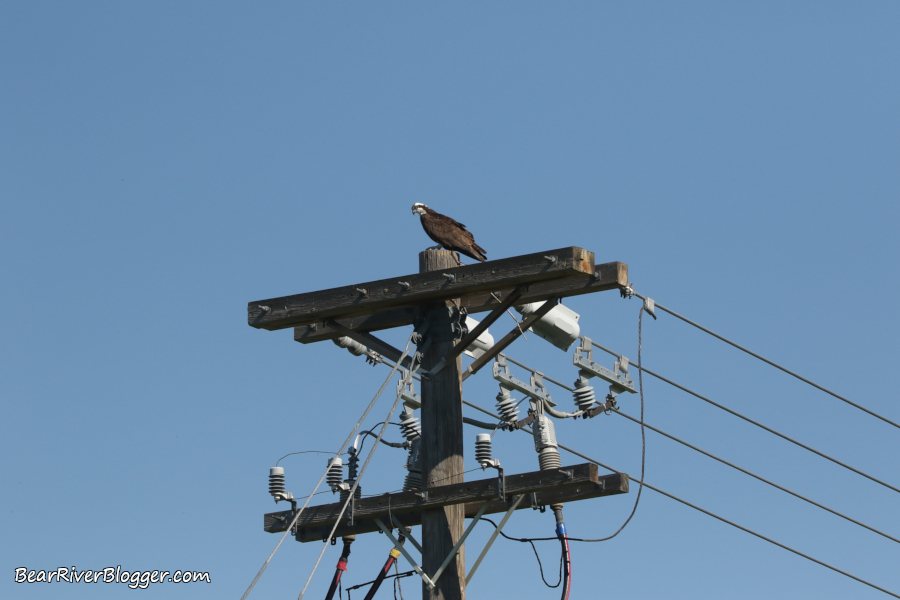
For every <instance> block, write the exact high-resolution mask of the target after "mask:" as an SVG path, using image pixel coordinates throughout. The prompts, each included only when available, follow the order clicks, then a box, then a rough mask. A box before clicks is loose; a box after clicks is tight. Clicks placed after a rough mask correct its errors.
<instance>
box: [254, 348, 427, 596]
mask: <svg viewBox="0 0 900 600" xmlns="http://www.w3.org/2000/svg"><path fill="white" fill-rule="evenodd" d="M415 333H416V332H415V331H413V332H412V333H411V334H409V339H407V340H406V348H405V349H404V350H403V355H402V356H401V357H400V361H399V362H398V363H397V364H396V365H394V367H393V368H392V369H391V373H390V374H389V375H388V376H387V378H386V379H385V380H384V383H383V384H381V387H380V388H379V389H378V392H376V394H375V396H374V397H373V398H372V400H371V402H369V405H368V406H366V409H365V410H364V411H363V414H362V416H360V418H359V420H358V421H357V422H356V425H355V426H354V427H353V429H352V430H351V431H350V435H348V436H347V439H345V440H344V443H343V444H341V448H340V450H338V451H337V452H336V453H335V454H334V456H335V457H337V456H340V455H341V454H343V452H344V449H345V448H346V447H347V444H349V443H350V440H351V439H353V435H354V434H355V433H356V432H357V430H359V428H360V427H362V424H363V421H365V419H366V417H367V416H368V415H369V411H371V410H372V407H373V406H375V403H376V402H377V401H378V398H379V397H381V394H382V392H384V388H386V387H387V384H388V383H389V382H390V380H391V379H392V378H393V377H394V373H396V372H397V368H398V367H399V364H400V363H402V362H403V359H404V358H406V356H407V355H408V354H409V345H410V343H412V339H413V336H414V335H415ZM397 397H398V398H399V397H400V395H399V394H398V395H397ZM387 420H390V415H388V419H387ZM385 427H387V426H386V425H385ZM375 446H376V447H377V446H378V444H376V445H375ZM327 475H328V469H325V472H324V473H322V477H320V478H319V482H318V483H316V487H314V488H313V491H312V492H310V494H309V496H307V497H306V502H304V503H303V506H301V507H300V510H298V511H297V514H296V515H294V519H293V520H292V521H291V523H290V525H288V527H287V529H285V531H284V535H282V536H281V539H280V540H278V543H277V544H276V545H275V549H274V550H272V554H270V555H269V558H267V559H266V562H264V563H263V565H262V567H260V569H259V572H258V573H257V574H256V577H254V578H253V581H252V582H250V586H249V587H247V591H245V592H244V595H243V596H241V600H246V598H247V596H248V595H249V594H250V591H251V590H252V589H253V586H255V585H256V582H257V581H259V578H260V577H261V576H262V574H263V573H264V572H265V570H266V568H267V567H268V566H269V563H270V562H271V561H272V557H273V556H275V553H276V552H278V548H280V547H281V544H282V542H284V539H285V538H286V537H287V535H288V533H290V531H291V529H293V527H294V525H295V524H296V523H297V520H298V519H299V518H300V515H301V514H302V513H303V511H304V509H306V507H307V505H308V504H309V501H310V500H311V499H312V497H313V496H314V495H315V494H316V491H317V490H318V489H319V486H320V485H322V482H323V481H325V477H326V476H327ZM357 481H358V480H357ZM351 496H352V494H351ZM317 564H318V563H317Z"/></svg>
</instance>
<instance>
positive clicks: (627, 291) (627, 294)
mask: <svg viewBox="0 0 900 600" xmlns="http://www.w3.org/2000/svg"><path fill="white" fill-rule="evenodd" d="M633 285H634V284H633V283H632V282H630V281H629V282H628V285H626V286H624V287H621V288H619V295H620V296H622V297H623V298H631V297H632V296H634V288H633V287H632V286H633Z"/></svg>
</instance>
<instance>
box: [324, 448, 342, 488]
mask: <svg viewBox="0 0 900 600" xmlns="http://www.w3.org/2000/svg"><path fill="white" fill-rule="evenodd" d="M343 480H344V461H343V460H341V457H340V456H336V457H334V458H329V459H328V475H326V481H327V482H328V486H329V487H330V488H331V491H332V492H336V491H338V489H340V487H341V482H342V481H343Z"/></svg>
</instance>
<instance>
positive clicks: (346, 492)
mask: <svg viewBox="0 0 900 600" xmlns="http://www.w3.org/2000/svg"><path fill="white" fill-rule="evenodd" d="M344 483H346V484H347V489H346V490H341V502H342V503H343V502H346V501H347V498H349V497H350V488H352V487H353V480H352V479H348V480H347V481H345V482H344ZM353 497H354V498H361V497H362V486H361V485H358V486H356V491H355V492H353Z"/></svg>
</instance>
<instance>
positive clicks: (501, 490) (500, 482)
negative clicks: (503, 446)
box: [493, 461, 506, 500]
mask: <svg viewBox="0 0 900 600" xmlns="http://www.w3.org/2000/svg"><path fill="white" fill-rule="evenodd" d="M493 467H494V468H495V469H497V496H498V497H499V498H500V499H501V500H506V475H505V474H504V473H503V467H501V466H500V462H499V461H498V462H497V464H496V465H493Z"/></svg>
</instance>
